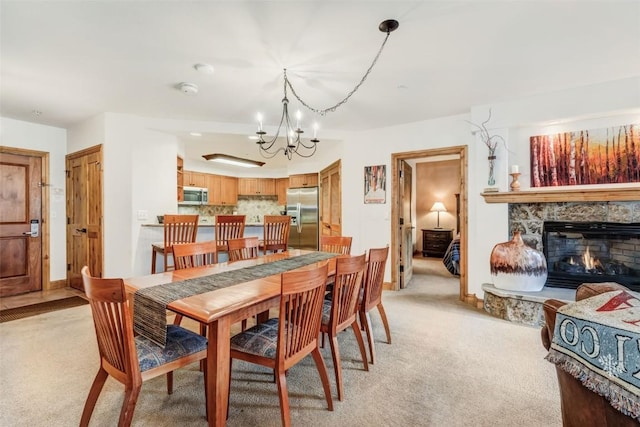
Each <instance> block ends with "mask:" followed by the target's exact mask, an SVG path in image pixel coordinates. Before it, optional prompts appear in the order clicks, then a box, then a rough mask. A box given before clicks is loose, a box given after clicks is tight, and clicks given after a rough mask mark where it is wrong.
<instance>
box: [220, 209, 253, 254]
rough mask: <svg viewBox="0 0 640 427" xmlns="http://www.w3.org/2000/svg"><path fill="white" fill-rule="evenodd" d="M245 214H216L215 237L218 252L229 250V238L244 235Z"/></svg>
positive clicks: (237, 237)
mask: <svg viewBox="0 0 640 427" xmlns="http://www.w3.org/2000/svg"><path fill="white" fill-rule="evenodd" d="M245 222H246V216H245V215H216V221H215V236H216V237H215V238H216V244H217V245H218V252H220V251H223V252H224V251H227V250H228V247H227V241H228V240H229V239H239V238H241V237H244V224H245Z"/></svg>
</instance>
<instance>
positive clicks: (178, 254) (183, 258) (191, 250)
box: [173, 240, 218, 270]
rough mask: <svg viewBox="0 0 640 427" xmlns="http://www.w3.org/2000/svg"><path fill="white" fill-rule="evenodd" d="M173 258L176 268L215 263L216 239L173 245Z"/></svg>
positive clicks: (216, 260)
mask: <svg viewBox="0 0 640 427" xmlns="http://www.w3.org/2000/svg"><path fill="white" fill-rule="evenodd" d="M173 258H174V260H175V261H174V262H175V265H176V270H182V269H183V268H192V267H204V266H207V265H211V264H217V262H218V250H217V245H216V241H215V240H208V241H206V242H194V243H180V244H178V245H173Z"/></svg>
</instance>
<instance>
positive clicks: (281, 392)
mask: <svg viewBox="0 0 640 427" xmlns="http://www.w3.org/2000/svg"><path fill="white" fill-rule="evenodd" d="M276 370H277V369H276ZM276 382H277V383H278V397H279V399H280V414H281V416H282V425H283V427H290V426H291V413H290V408H289V392H288V391H287V376H286V375H285V373H284V372H277V374H276Z"/></svg>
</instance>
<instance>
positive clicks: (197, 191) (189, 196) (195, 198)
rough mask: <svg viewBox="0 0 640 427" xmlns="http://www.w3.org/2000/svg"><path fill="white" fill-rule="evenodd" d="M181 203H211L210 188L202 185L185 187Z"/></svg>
mask: <svg viewBox="0 0 640 427" xmlns="http://www.w3.org/2000/svg"><path fill="white" fill-rule="evenodd" d="M183 193H184V197H183V200H182V201H181V202H180V204H181V205H206V204H207V203H209V189H208V188H201V187H184V189H183Z"/></svg>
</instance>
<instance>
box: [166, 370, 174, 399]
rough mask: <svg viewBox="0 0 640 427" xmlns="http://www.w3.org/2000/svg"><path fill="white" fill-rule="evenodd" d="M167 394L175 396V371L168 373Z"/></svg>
mask: <svg viewBox="0 0 640 427" xmlns="http://www.w3.org/2000/svg"><path fill="white" fill-rule="evenodd" d="M167 394H173V371H171V372H167Z"/></svg>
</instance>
